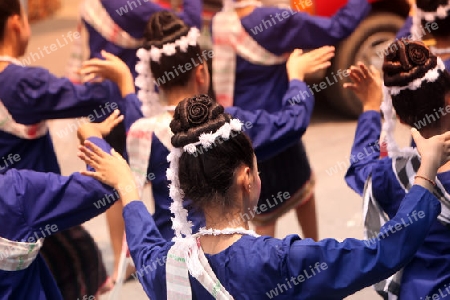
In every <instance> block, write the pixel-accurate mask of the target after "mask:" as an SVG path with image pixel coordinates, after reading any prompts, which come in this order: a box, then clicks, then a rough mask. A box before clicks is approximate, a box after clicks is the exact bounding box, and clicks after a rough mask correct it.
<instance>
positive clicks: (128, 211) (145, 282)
mask: <svg viewBox="0 0 450 300" xmlns="http://www.w3.org/2000/svg"><path fill="white" fill-rule="evenodd" d="M123 218H124V220H125V233H126V237H127V243H128V248H129V249H130V254H131V257H132V258H133V261H134V264H135V265H136V270H137V271H136V275H137V276H138V277H139V281H140V282H141V284H142V286H143V288H144V290H145V292H146V293H147V295H148V296H149V297H150V298H151V299H157V298H156V297H155V294H154V288H152V287H153V286H154V285H157V283H156V282H160V283H161V284H165V281H166V279H165V278H159V277H157V276H156V269H157V268H165V265H166V259H167V253H168V251H169V249H170V247H171V246H172V245H173V243H172V242H167V241H166V240H165V239H164V238H163V237H162V236H161V234H160V233H159V231H158V228H157V227H156V224H155V222H154V221H153V218H152V217H151V215H150V213H149V212H148V210H147V208H146V207H145V205H144V203H142V201H133V202H131V203H129V204H128V205H126V206H125V207H124V209H123ZM149 271H150V273H149ZM164 273H165V272H164ZM157 287H158V288H160V286H158V285H157Z"/></svg>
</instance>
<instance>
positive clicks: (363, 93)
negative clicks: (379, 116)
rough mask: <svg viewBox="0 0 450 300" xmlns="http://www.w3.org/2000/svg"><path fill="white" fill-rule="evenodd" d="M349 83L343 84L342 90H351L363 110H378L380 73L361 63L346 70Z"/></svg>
mask: <svg viewBox="0 0 450 300" xmlns="http://www.w3.org/2000/svg"><path fill="white" fill-rule="evenodd" d="M348 72H349V73H350V80H351V83H344V88H347V89H350V90H352V91H353V92H354V93H355V95H356V96H357V97H358V98H359V100H360V101H361V103H362V104H363V110H364V111H368V110H376V111H379V110H380V106H381V102H382V101H383V90H382V81H381V74H380V72H379V71H378V70H377V69H376V68H375V67H374V66H370V68H367V67H366V66H365V65H364V64H363V63H361V62H360V63H358V66H351V67H350V69H349V70H348Z"/></svg>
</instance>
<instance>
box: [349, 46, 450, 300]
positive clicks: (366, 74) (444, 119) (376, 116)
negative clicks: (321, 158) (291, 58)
mask: <svg viewBox="0 0 450 300" xmlns="http://www.w3.org/2000/svg"><path fill="white" fill-rule="evenodd" d="M390 49H397V50H395V51H393V52H391V53H389V54H388V55H387V56H386V57H385V61H384V65H383V73H384V100H383V103H382V105H381V108H382V111H383V115H384V118H385V123H384V125H383V128H382V127H381V115H380V104H381V100H382V99H383V93H382V89H381V82H380V79H379V76H380V75H379V74H378V72H377V71H376V70H375V69H374V68H371V70H368V69H367V68H366V67H365V66H364V65H360V66H358V67H355V66H353V67H352V68H351V74H350V77H351V78H352V81H353V83H350V84H347V85H346V86H347V87H349V88H351V89H352V90H354V91H355V93H356V95H357V96H359V98H360V99H361V101H362V103H363V107H364V113H363V114H362V115H361V116H360V118H359V121H358V126H357V129H356V134H355V141H354V144H353V147H352V152H351V153H352V157H356V156H355V155H358V154H360V153H366V154H367V155H365V156H364V157H363V158H362V159H359V156H358V160H356V161H352V162H351V166H350V168H349V169H348V172H347V174H346V177H345V180H346V181H347V184H348V185H349V186H350V187H351V188H352V189H353V190H354V191H356V192H357V193H358V194H360V195H363V198H364V207H365V220H364V221H365V227H366V230H365V233H366V237H367V238H369V239H372V238H375V237H376V236H377V233H378V232H379V229H380V227H381V226H382V225H383V224H384V223H385V222H387V221H388V220H389V219H392V218H394V216H395V214H396V213H397V212H398V211H399V207H400V206H401V205H402V199H403V198H404V196H405V194H407V193H411V192H412V184H413V182H414V180H415V179H422V180H426V181H428V182H430V183H431V184H433V186H434V191H433V193H434V194H435V195H436V196H437V197H438V199H439V200H440V201H441V206H442V212H441V214H440V215H439V217H438V218H437V219H436V220H435V221H434V222H433V224H432V226H431V228H430V231H429V232H428V234H427V236H426V238H425V242H424V243H423V245H421V246H420V248H419V249H418V251H417V253H416V254H415V255H414V257H413V259H412V260H411V261H409V262H408V264H406V265H405V266H404V268H403V269H402V271H400V272H398V273H396V274H394V275H393V276H391V277H390V278H389V279H387V280H385V281H382V282H380V283H378V284H377V285H376V286H375V289H376V290H377V292H378V293H379V294H380V295H382V296H383V297H385V299H387V298H386V297H389V299H391V297H394V298H392V299H397V298H398V299H405V300H409V299H431V298H436V296H434V295H441V294H440V293H442V292H444V291H446V290H447V289H449V288H448V283H449V282H450V195H449V194H448V193H447V191H448V190H450V176H449V175H450V164H449V163H446V164H445V165H443V166H442V167H441V168H439V170H438V174H437V176H436V177H432V178H430V177H427V178H424V176H423V174H421V173H420V169H419V168H420V167H421V166H422V165H423V163H424V160H425V158H424V155H425V153H424V152H421V151H420V147H419V152H418V151H417V149H416V148H411V147H408V148H404V149H400V148H399V146H398V145H397V144H396V142H395V139H394V137H393V131H394V128H395V122H396V120H395V114H397V116H398V118H399V119H400V121H401V122H402V123H405V124H407V125H409V126H411V127H413V128H416V129H417V130H419V131H420V133H421V135H423V136H424V137H425V138H435V137H437V136H439V135H441V134H447V133H446V132H448V131H450V119H449V116H448V112H449V110H447V109H448V107H450V106H449V105H450V74H449V73H448V71H446V69H445V65H444V63H443V61H442V59H441V58H439V57H437V56H436V55H434V54H433V53H432V51H431V50H430V49H429V48H427V47H426V46H425V45H424V44H423V43H422V42H413V41H407V42H406V41H396V42H395V43H394V44H393V45H391V47H390ZM393 108H394V109H395V110H393ZM382 129H383V131H384V132H385V133H386V142H387V150H388V154H389V157H388V158H384V159H381V160H379V159H378V157H379V155H380V151H379V147H377V146H376V145H378V139H379V136H380V133H381V131H382ZM416 142H417V140H416ZM419 153H420V155H419ZM412 221H413V222H415V221H416V220H415V219H413V220H412ZM410 224H411V221H405V223H402V225H401V226H400V227H401V228H402V230H405V229H404V228H405V227H406V226H410ZM447 292H448V291H447Z"/></svg>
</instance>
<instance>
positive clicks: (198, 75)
mask: <svg viewBox="0 0 450 300" xmlns="http://www.w3.org/2000/svg"><path fill="white" fill-rule="evenodd" d="M206 80H207V76H206V69H205V66H204V64H201V65H199V66H197V67H196V68H195V81H196V82H197V84H198V85H199V86H203V85H204V84H205V82H206Z"/></svg>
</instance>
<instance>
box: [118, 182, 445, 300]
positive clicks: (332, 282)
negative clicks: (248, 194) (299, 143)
mask: <svg viewBox="0 0 450 300" xmlns="http://www.w3.org/2000/svg"><path fill="white" fill-rule="evenodd" d="M413 211H423V212H424V217H423V218H419V219H418V221H416V222H413V223H411V224H410V225H409V226H407V227H405V228H403V229H402V230H400V231H398V232H396V233H395V234H390V235H388V236H386V237H385V238H380V239H377V240H374V241H372V242H370V241H360V240H356V239H346V240H345V241H343V242H342V243H339V242H337V241H336V240H333V239H326V240H322V241H320V242H314V241H312V240H311V239H305V240H302V239H301V238H300V237H299V236H298V235H290V236H288V237H286V238H284V239H281V240H280V239H275V238H271V237H259V238H256V237H252V236H248V235H244V236H242V238H240V239H239V240H238V241H236V242H235V243H234V244H233V245H231V246H229V247H228V248H227V249H225V250H223V251H221V252H220V253H217V254H214V255H210V254H206V258H207V260H208V262H209V264H210V266H211V268H212V271H213V272H214V273H215V274H216V276H217V278H218V280H219V281H220V283H218V284H217V285H218V286H223V287H224V288H225V289H226V290H227V291H228V292H229V293H230V294H231V295H232V296H233V297H234V299H248V300H253V299H266V297H267V298H269V299H270V298H275V297H276V299H289V300H290V299H336V300H337V299H343V298H345V297H346V296H348V295H351V294H353V293H355V292H356V291H358V290H360V289H363V288H364V287H367V286H369V285H371V284H373V283H375V282H378V281H380V280H381V279H383V278H385V277H387V276H389V275H391V274H392V273H393V272H395V271H396V270H398V269H400V268H401V267H402V266H404V265H405V264H407V263H408V261H409V260H410V259H411V257H412V256H413V255H414V253H415V252H416V251H417V249H418V248H419V247H420V245H421V243H422V242H423V239H424V238H425V236H426V235H427V233H428V230H429V228H430V226H432V224H433V223H434V222H435V219H436V217H437V215H438V214H439V212H440V203H439V202H438V201H437V200H436V198H435V197H434V196H433V195H432V194H431V193H430V192H428V191H427V190H426V189H424V188H422V187H420V186H414V187H413V188H412V190H411V192H410V193H409V194H408V195H407V196H406V197H405V199H404V201H403V204H402V205H401V207H400V208H399V210H398V212H397V216H396V217H395V218H394V219H393V220H391V221H389V222H388V224H386V226H385V227H384V228H383V229H382V230H388V226H391V227H392V226H395V224H401V223H402V222H403V221H404V220H407V218H408V216H409V215H411V213H412V212H413ZM123 215H124V218H125V228H126V235H127V240H128V245H129V248H130V253H131V256H132V258H133V260H134V262H135V265H136V268H137V274H138V277H139V280H140V282H141V284H142V285H143V287H144V290H145V292H146V293H147V296H148V297H149V298H150V299H167V291H166V288H167V284H166V260H167V259H168V257H167V254H168V251H169V249H170V248H171V247H172V245H173V242H167V241H166V240H165V239H164V238H163V237H162V236H161V235H160V233H159V231H158V229H157V227H156V225H155V223H154V221H153V219H152V217H151V216H150V214H149V213H148V212H147V211H146V208H145V206H144V205H143V203H142V202H139V201H133V202H131V203H129V204H128V205H126V206H125V208H124V211H123ZM189 281H190V284H191V289H192V299H202V300H203V299H205V300H206V299H215V297H213V296H212V295H211V294H210V293H213V291H212V290H211V291H207V290H206V289H205V288H203V286H202V285H200V284H199V282H198V281H197V280H196V279H194V278H192V277H189ZM407 299H417V298H416V297H415V298H407Z"/></svg>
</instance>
